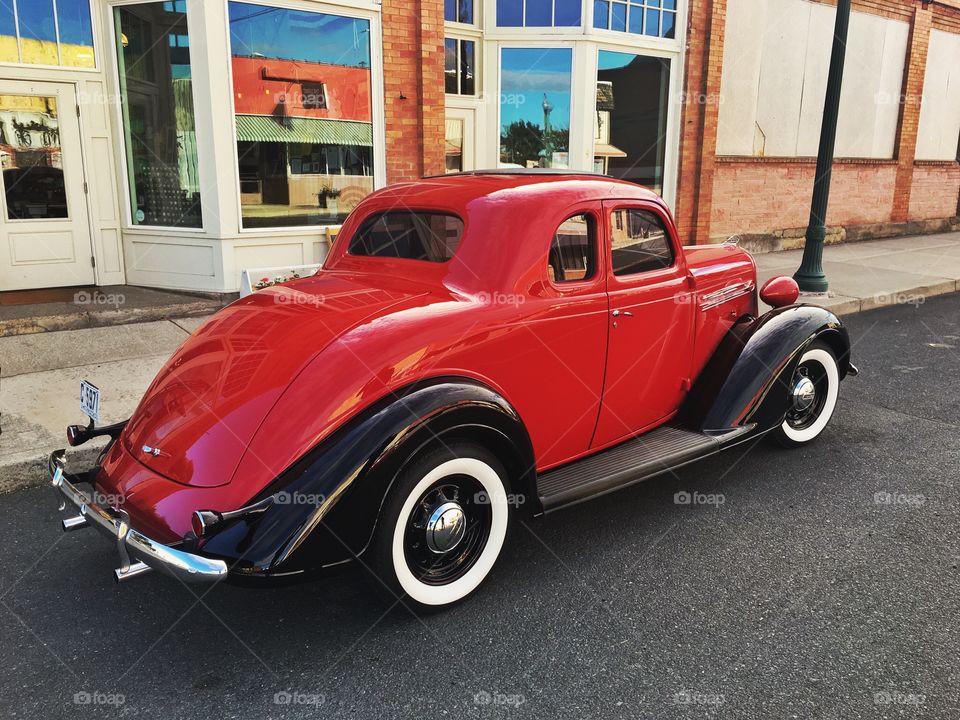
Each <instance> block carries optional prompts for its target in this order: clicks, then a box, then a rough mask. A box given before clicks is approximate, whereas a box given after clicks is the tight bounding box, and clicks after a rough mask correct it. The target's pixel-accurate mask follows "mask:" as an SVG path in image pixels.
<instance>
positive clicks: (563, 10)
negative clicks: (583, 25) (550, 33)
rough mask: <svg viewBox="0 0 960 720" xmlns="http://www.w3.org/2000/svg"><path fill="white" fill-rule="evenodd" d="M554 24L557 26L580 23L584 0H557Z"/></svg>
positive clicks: (574, 25) (569, 25) (571, 25)
mask: <svg viewBox="0 0 960 720" xmlns="http://www.w3.org/2000/svg"><path fill="white" fill-rule="evenodd" d="M555 2H556V4H555V5H554V18H553V24H554V25H556V26H557V27H576V26H577V25H579V24H580V8H581V7H582V6H583V0H555Z"/></svg>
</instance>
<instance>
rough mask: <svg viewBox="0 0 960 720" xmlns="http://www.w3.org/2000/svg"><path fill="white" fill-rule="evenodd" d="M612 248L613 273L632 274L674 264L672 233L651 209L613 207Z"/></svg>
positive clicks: (611, 220)
mask: <svg viewBox="0 0 960 720" xmlns="http://www.w3.org/2000/svg"><path fill="white" fill-rule="evenodd" d="M610 251H611V255H612V257H613V274H614V275H633V274H635V273H641V272H649V271H650V270H662V269H663V268H668V267H670V266H671V265H673V247H672V246H671V244H670V236H669V235H668V234H667V231H666V228H664V226H663V223H662V222H661V221H660V218H658V217H657V216H656V215H655V214H654V213H652V212H650V211H648V210H639V209H630V210H628V209H623V210H614V212H613V214H612V216H611V218H610Z"/></svg>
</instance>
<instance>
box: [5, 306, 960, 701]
mask: <svg viewBox="0 0 960 720" xmlns="http://www.w3.org/2000/svg"><path fill="white" fill-rule="evenodd" d="M848 325H849V328H850V331H851V335H852V338H853V341H854V351H853V352H854V361H855V362H856V363H857V364H858V365H859V367H860V369H861V375H860V376H859V377H858V378H855V379H850V380H848V381H846V382H845V383H844V384H843V387H842V388H841V399H840V406H839V409H838V412H837V415H836V416H835V418H834V421H833V423H832V424H831V426H830V428H828V430H827V432H826V433H825V435H824V436H823V437H822V438H821V439H820V440H819V441H818V442H817V443H816V444H815V445H813V446H812V447H809V448H805V449H801V450H794V451H787V450H780V449H777V448H774V447H772V446H770V445H768V444H767V443H766V442H761V443H759V444H756V445H755V446H751V447H749V448H748V447H741V448H737V449H734V450H731V451H730V452H729V453H728V454H725V455H720V456H717V457H715V458H712V459H710V460H708V461H704V462H701V463H699V464H696V465H692V466H688V467H687V468H685V469H683V470H682V471H680V472H679V473H677V475H676V476H666V477H663V478H661V479H657V480H653V481H650V482H648V483H646V484H643V485H640V486H636V487H633V488H630V489H627V490H624V491H621V492H619V493H615V494H612V495H608V496H606V497H604V498H601V499H598V500H595V501H593V502H590V503H588V504H584V505H580V506H578V507H576V508H572V509H569V510H565V511H563V512H560V513H556V514H554V515H551V516H549V517H547V518H542V519H539V520H536V521H533V522H532V523H528V524H526V525H520V526H518V527H516V531H515V533H514V535H513V537H512V541H511V544H510V546H509V548H508V549H507V553H506V556H505V557H503V558H502V560H501V561H500V563H499V565H498V566H497V568H496V570H495V571H494V574H493V576H492V577H491V579H490V580H489V581H488V582H487V584H486V585H484V587H483V588H482V589H481V591H480V592H479V593H477V594H476V595H475V596H474V597H472V598H471V599H469V600H468V601H466V602H464V603H462V604H461V605H459V606H457V607H456V608H454V609H453V610H450V611H448V612H445V613H442V614H438V615H433V616H430V617H427V618H424V619H419V618H416V617H414V616H413V615H411V614H410V613H409V612H407V611H406V610H405V609H404V607H403V606H402V605H397V604H396V603H393V602H390V601H387V600H385V599H384V598H383V597H382V596H380V595H379V594H377V593H375V592H372V591H371V589H370V586H369V585H368V584H366V583H365V582H364V581H363V580H362V578H360V577H358V576H357V575H356V574H353V573H348V574H344V575H342V576H338V577H336V578H331V579H326V580H322V581H317V582H312V583H309V584H301V585H295V586H291V587H286V588H280V589H269V590H267V589H257V590H249V589H242V588H235V587H230V586H215V587H213V588H212V589H211V588H206V587H201V588H193V589H189V588H186V587H185V586H183V585H180V584H179V583H177V582H176V581H172V580H169V579H165V578H163V577H159V576H147V577H144V578H141V579H138V580H137V581H135V582H131V583H129V584H127V585H124V586H117V585H115V584H114V582H113V579H112V574H111V572H112V569H113V567H114V566H115V553H114V551H113V548H112V547H111V546H110V544H109V543H108V542H107V541H105V540H103V539H102V538H100V537H98V536H95V535H94V534H92V531H85V532H79V533H72V534H70V535H64V534H62V533H61V532H60V529H59V518H58V513H57V511H56V507H55V502H54V498H53V495H52V492H51V491H50V490H49V489H47V488H39V487H38V488H32V489H27V490H20V491H16V492H14V493H11V494H7V495H3V496H0V517H2V520H0V547H2V549H3V556H4V557H3V562H2V567H0V667H2V674H0V702H2V708H3V711H4V712H5V713H6V714H7V715H8V716H10V717H17V718H31V719H33V718H51V719H52V718H59V717H69V718H82V717H84V716H86V715H90V716H98V717H102V716H121V717H142V718H164V719H167V720H169V719H170V718H188V717H189V718H194V717H201V716H210V717H217V718H233V717H237V718H254V717H258V718H259V717H266V718H281V717H343V718H434V717H481V718H485V717H490V718H494V717H498V718H499V717H505V718H512V717H517V718H520V717H534V718H549V719H551V720H552V719H554V718H587V717H604V718H619V717H624V718H657V719H658V720H660V719H664V718H690V717H694V718H696V717H711V718H712V717H716V718H737V719H738V720H739V719H742V718H757V719H758V720H772V719H774V718H803V719H809V718H821V717H823V718H843V719H844V720H850V719H852V718H888V717H889V718H913V717H924V718H958V717H960V569H958V562H960V500H958V497H957V486H958V466H960V432H958V431H960V381H958V378H960V297H958V296H956V295H954V296H947V297H941V298H934V299H930V300H927V301H926V302H925V303H922V304H919V305H901V306H897V307H890V308H885V309H882V310H876V311H872V312H869V313H865V314H861V315H858V316H854V317H851V318H849V320H848ZM678 492H686V493H690V494H691V497H694V498H696V499H697V502H691V503H689V504H679V503H677V502H675V494H676V493H678Z"/></svg>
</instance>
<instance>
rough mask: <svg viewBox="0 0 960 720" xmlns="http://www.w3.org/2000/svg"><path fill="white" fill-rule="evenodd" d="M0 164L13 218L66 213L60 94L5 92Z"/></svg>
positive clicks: (0, 110)
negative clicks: (41, 94) (59, 116)
mask: <svg viewBox="0 0 960 720" xmlns="http://www.w3.org/2000/svg"><path fill="white" fill-rule="evenodd" d="M0 164H2V166H3V191H4V196H5V198H6V206H7V218H8V219H10V220H44V219H48V218H65V217H67V193H66V188H65V186H64V182H63V150H62V148H61V146H60V120H59V118H58V117H57V99H56V98H54V97H42V96H39V95H0Z"/></svg>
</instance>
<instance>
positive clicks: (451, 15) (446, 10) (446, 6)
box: [443, 0, 457, 22]
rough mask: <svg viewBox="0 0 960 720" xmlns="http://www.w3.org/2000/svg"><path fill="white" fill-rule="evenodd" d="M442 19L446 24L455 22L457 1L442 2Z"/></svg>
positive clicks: (445, 0) (446, 0) (447, 0)
mask: <svg viewBox="0 0 960 720" xmlns="http://www.w3.org/2000/svg"><path fill="white" fill-rule="evenodd" d="M443 19H444V20H447V21H448V22H456V21H457V0H444V2H443Z"/></svg>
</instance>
